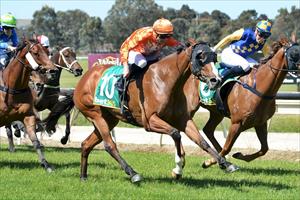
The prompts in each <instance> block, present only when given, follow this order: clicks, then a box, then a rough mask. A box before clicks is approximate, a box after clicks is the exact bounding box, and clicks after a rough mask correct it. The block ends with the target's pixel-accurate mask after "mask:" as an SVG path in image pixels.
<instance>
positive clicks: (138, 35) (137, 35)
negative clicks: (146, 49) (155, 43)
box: [120, 29, 151, 65]
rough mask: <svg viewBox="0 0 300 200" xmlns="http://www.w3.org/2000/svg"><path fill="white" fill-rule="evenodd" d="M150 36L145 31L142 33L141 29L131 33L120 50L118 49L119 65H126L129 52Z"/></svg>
mask: <svg viewBox="0 0 300 200" xmlns="http://www.w3.org/2000/svg"><path fill="white" fill-rule="evenodd" d="M150 36H151V35H150V34H149V32H147V31H143V30H142V29H138V30H137V31H135V32H134V33H132V35H131V36H129V38H127V39H126V40H125V42H123V44H122V46H121V48H120V54H121V63H122V64H123V65H124V63H125V62H126V63H128V55H129V51H130V50H131V49H133V48H135V47H136V46H138V45H139V43H141V42H143V41H144V40H146V39H147V38H148V37H150Z"/></svg>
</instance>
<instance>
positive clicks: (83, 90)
mask: <svg viewBox="0 0 300 200" xmlns="http://www.w3.org/2000/svg"><path fill="white" fill-rule="evenodd" d="M215 61H216V54H215V53H214V52H212V50H211V49H210V47H209V46H208V45H207V44H204V43H198V44H193V45H192V46H190V47H188V48H185V49H183V50H181V51H178V52H177V53H173V54H171V55H169V56H167V57H165V58H163V59H161V60H160V61H158V62H156V63H154V64H152V65H150V66H149V68H148V69H147V70H146V71H145V72H144V73H141V74H139V75H137V77H135V79H134V80H133V81H131V82H130V83H129V85H128V93H129V94H128V95H129V102H128V105H129V110H130V111H131V113H132V116H133V119H134V121H135V124H136V125H138V126H141V127H144V128H145V130H147V131H152V132H157V133H162V134H167V135H170V136H171V137H172V139H173V140H174V142H175V146H176V151H177V153H176V159H175V163H176V168H175V169H173V173H174V175H175V176H176V177H180V176H181V174H182V168H183V166H184V154H183V153H182V146H181V145H180V144H181V136H180V131H183V132H185V133H186V135H187V136H188V137H189V138H190V139H191V140H192V141H194V142H195V143H196V144H197V145H198V146H200V147H201V148H202V149H204V150H205V151H206V152H208V153H209V154H210V155H211V156H213V157H214V158H215V159H216V160H217V161H218V163H219V165H220V167H221V168H223V169H224V168H226V169H227V168H229V167H230V165H231V163H228V162H227V161H226V160H225V159H224V158H223V157H220V156H219V155H218V153H217V152H216V151H215V150H214V149H212V148H211V147H210V146H209V145H208V143H207V142H206V141H205V140H204V139H203V137H202V136H201V135H200V134H199V132H198V128H197V127H196V125H195V123H194V121H193V120H192V118H190V117H187V116H188V113H185V112H186V111H185V109H186V108H187V107H190V106H191V105H189V104H187V101H186V99H178V98H177V96H178V95H181V94H182V87H183V85H184V83H185V82H186V80H187V78H188V77H189V76H190V75H191V73H192V74H194V75H193V76H194V78H195V79H196V78H197V77H198V78H200V79H201V80H203V81H205V82H208V83H209V84H210V87H212V88H213V87H216V86H217V85H218V79H217V77H216V75H215V73H213V71H212V65H213V64H214V62H215ZM107 68H108V67H105V66H98V65H97V64H96V66H94V67H93V68H91V69H90V70H89V71H88V72H87V73H85V74H84V75H83V77H82V78H81V80H80V81H79V82H78V85H77V86H76V88H75V91H74V103H75V106H76V107H77V108H78V109H79V111H80V112H81V113H82V114H83V115H84V116H85V117H86V118H87V119H89V120H90V121H91V122H92V123H93V125H94V128H95V129H94V131H93V132H92V133H91V135H90V136H89V137H88V138H87V139H85V140H84V141H83V142H82V150H81V179H82V180H86V179H87V166H88V156H89V154H90V152H91V150H92V149H93V148H94V147H95V145H97V144H99V143H100V142H102V141H104V147H105V150H106V151H107V152H108V153H109V154H110V155H111V156H112V157H113V158H114V159H115V160H116V161H117V162H118V163H119V164H120V166H121V167H122V169H123V170H124V171H125V173H126V174H127V175H129V176H130V178H131V181H132V182H139V181H141V179H142V177H141V175H139V174H138V173H137V172H136V171H135V170H133V168H132V167H131V166H129V165H128V164H127V163H126V161H125V160H124V159H123V158H122V157H121V156H120V154H119V151H118V149H117V147H116V144H115V142H114V141H113V140H112V138H111V135H110V131H111V130H112V129H113V128H114V127H115V126H116V125H117V123H118V121H119V120H122V121H125V122H128V121H127V120H126V119H125V118H124V117H123V116H122V114H121V113H120V109H113V108H107V107H103V106H99V105H94V104H93V98H94V93H95V88H96V86H97V83H98V80H99V79H100V77H101V76H102V74H103V72H104V71H105V70H106V69H107ZM175 113H180V115H181V116H182V117H179V118H174V117H173V116H174V115H175Z"/></svg>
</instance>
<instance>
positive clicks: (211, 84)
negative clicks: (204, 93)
mask: <svg viewBox="0 0 300 200" xmlns="http://www.w3.org/2000/svg"><path fill="white" fill-rule="evenodd" d="M207 85H208V88H209V89H211V90H215V89H217V88H218V87H219V86H220V85H221V80H220V79H218V78H215V77H214V78H210V79H209V80H208V81H207Z"/></svg>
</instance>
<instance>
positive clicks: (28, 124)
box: [24, 116, 52, 172]
mask: <svg viewBox="0 0 300 200" xmlns="http://www.w3.org/2000/svg"><path fill="white" fill-rule="evenodd" d="M24 125H25V128H26V131H27V133H28V136H29V138H30V140H31V142H32V144H33V147H34V148H35V149H36V151H37V154H38V156H39V161H40V163H41V166H42V167H44V168H45V169H46V170H47V171H48V172H51V171H52V168H51V166H50V165H49V163H48V162H47V160H46V158H45V156H44V153H43V150H42V146H41V143H40V141H39V140H38V138H37V136H36V132H35V128H36V122H35V116H27V117H25V118H24Z"/></svg>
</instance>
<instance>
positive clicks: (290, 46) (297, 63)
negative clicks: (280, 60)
mask: <svg viewBox="0 0 300 200" xmlns="http://www.w3.org/2000/svg"><path fill="white" fill-rule="evenodd" d="M296 45H298V44H296V43H295V44H291V45H289V46H283V47H282V48H284V56H285V59H286V61H287V69H277V68H275V67H273V66H272V64H271V62H268V65H267V66H268V67H269V68H270V69H272V70H275V71H282V72H288V73H289V74H290V75H291V76H295V75H294V74H293V73H299V71H300V70H298V69H289V68H290V67H289V66H290V64H293V65H295V66H297V65H299V64H300V59H299V60H298V62H296V63H295V62H294V61H291V60H289V57H288V55H287V52H288V50H289V49H290V48H292V47H293V46H296ZM298 46H299V45H298ZM291 62H292V63H291Z"/></svg>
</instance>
